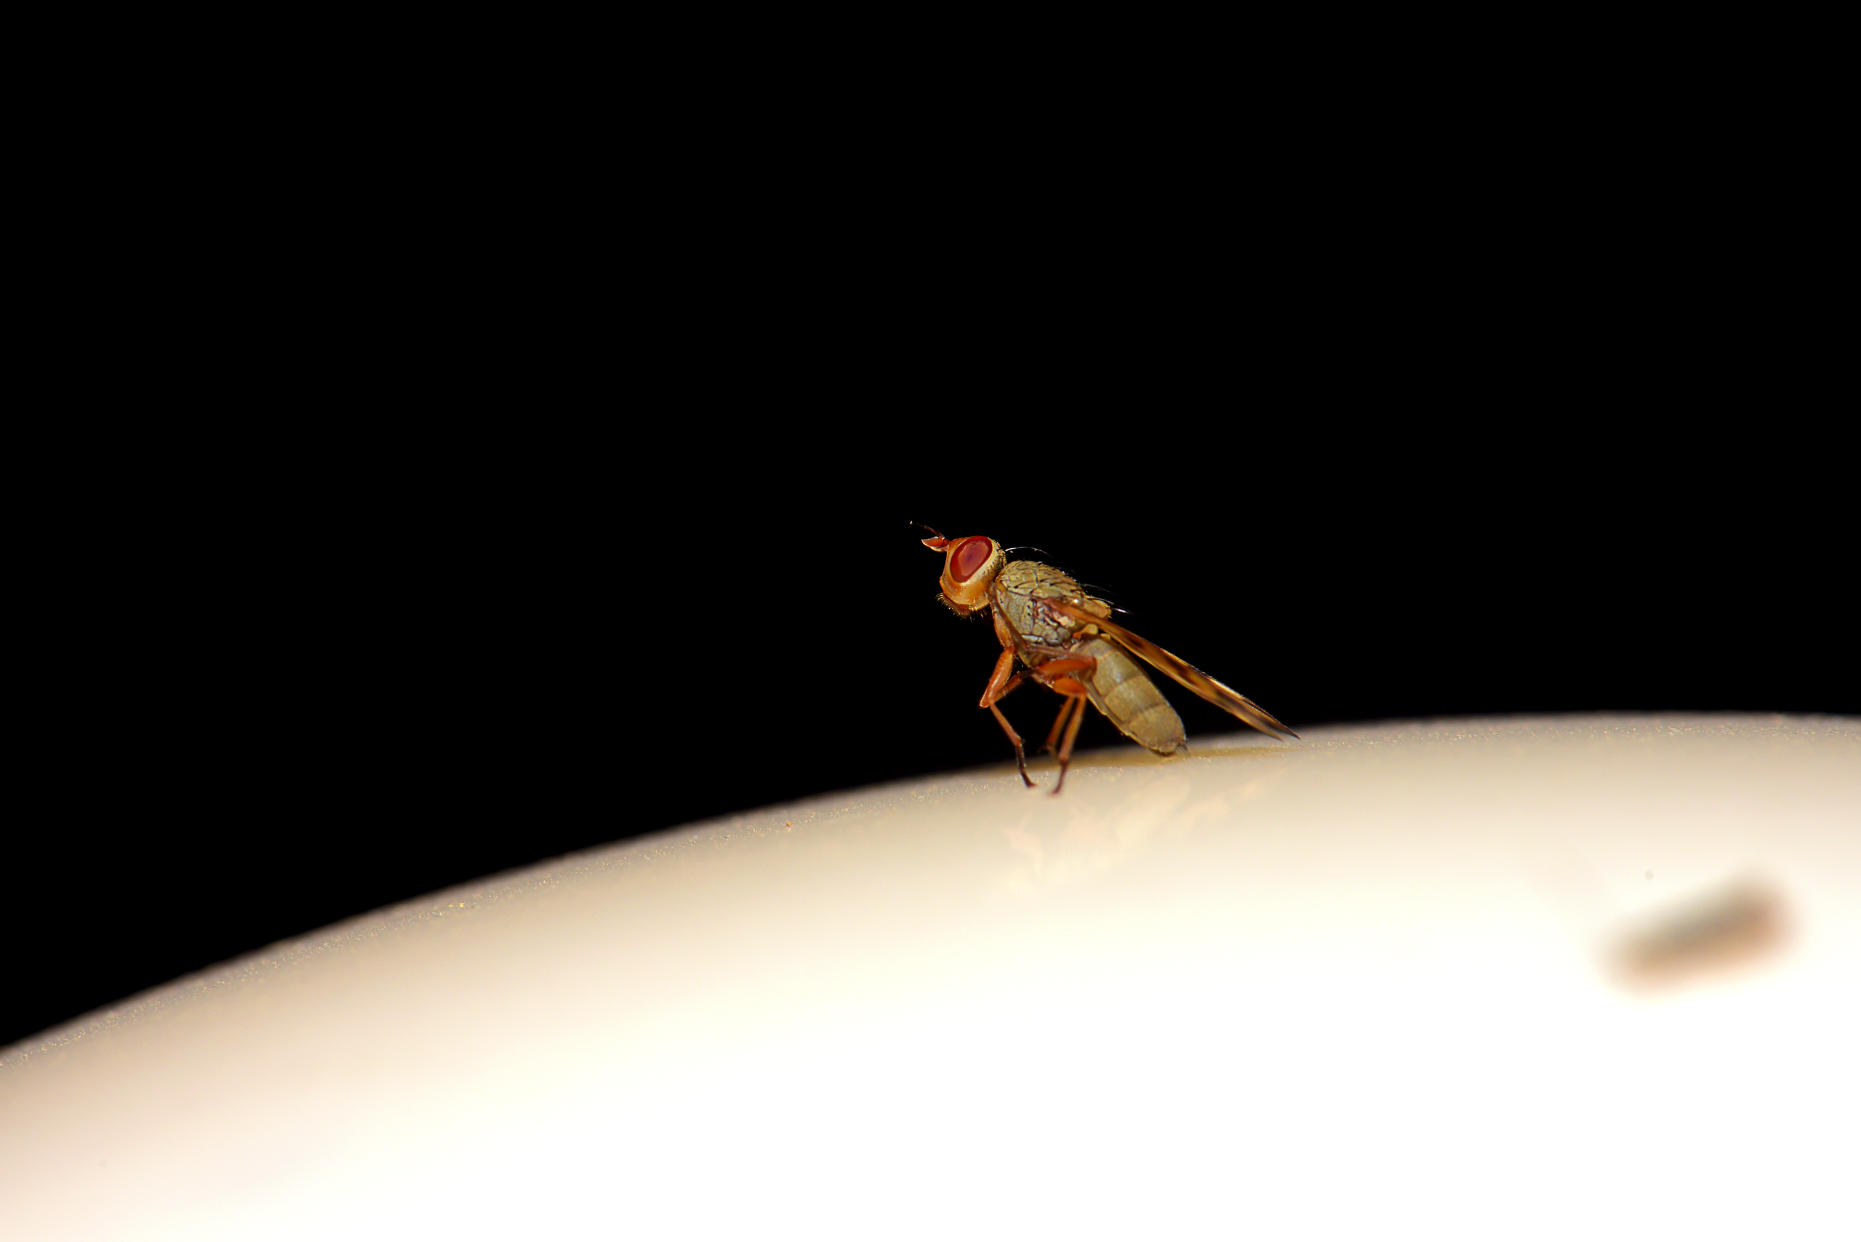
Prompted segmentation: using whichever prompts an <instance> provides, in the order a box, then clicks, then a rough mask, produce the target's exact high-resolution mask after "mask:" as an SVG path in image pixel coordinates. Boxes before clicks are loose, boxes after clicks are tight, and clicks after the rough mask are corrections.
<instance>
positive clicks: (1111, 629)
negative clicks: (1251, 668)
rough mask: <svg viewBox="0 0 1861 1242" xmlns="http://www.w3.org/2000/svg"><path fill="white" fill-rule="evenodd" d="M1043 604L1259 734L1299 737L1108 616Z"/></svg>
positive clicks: (1067, 604)
mask: <svg viewBox="0 0 1861 1242" xmlns="http://www.w3.org/2000/svg"><path fill="white" fill-rule="evenodd" d="M1042 602H1043V603H1044V604H1046V606H1047V607H1049V608H1052V609H1053V610H1054V611H1055V612H1059V613H1064V614H1065V615H1066V616H1069V617H1071V618H1073V619H1074V620H1075V621H1083V622H1085V623H1086V624H1088V625H1096V626H1098V628H1099V629H1100V631H1102V632H1103V633H1105V634H1107V635H1109V636H1110V637H1112V638H1115V639H1116V640H1118V642H1119V643H1121V644H1123V645H1124V646H1125V647H1126V648H1128V649H1129V650H1130V652H1131V654H1133V655H1135V656H1138V657H1140V658H1141V659H1143V660H1145V661H1146V662H1147V663H1149V664H1150V665H1152V666H1153V667H1154V668H1156V670H1157V671H1158V672H1160V673H1163V674H1165V675H1166V676H1168V677H1169V678H1171V679H1172V680H1174V681H1176V682H1178V683H1180V684H1182V685H1184V686H1187V687H1188V688H1189V689H1191V690H1193V691H1195V692H1196V693H1197V694H1199V695H1201V696H1202V697H1203V698H1205V699H1207V700H1208V701H1209V702H1210V703H1213V704H1214V705H1215V706H1216V707H1219V708H1220V709H1221V710H1222V711H1224V712H1227V713H1228V714H1229V715H1230V716H1233V717H1234V718H1235V719H1237V720H1240V721H1242V722H1244V723H1246V724H1249V725H1252V726H1253V727H1254V728H1256V729H1258V730H1260V732H1262V733H1267V734H1271V735H1272V736H1274V737H1284V738H1294V737H1298V736H1299V735H1298V734H1297V733H1294V732H1293V731H1292V730H1291V729H1288V728H1287V727H1286V726H1285V725H1283V724H1281V723H1280V722H1279V721H1277V720H1275V719H1274V718H1273V714H1272V713H1271V712H1269V711H1267V710H1266V709H1265V708H1263V707H1261V706H1260V705H1259V704H1258V703H1256V702H1254V701H1253V700H1252V699H1250V698H1248V697H1247V696H1246V695H1244V694H1242V693H1241V692H1240V691H1238V690H1236V689H1234V688H1233V687H1232V686H1224V685H1222V684H1221V683H1220V682H1218V681H1216V680H1215V679H1214V678H1213V677H1210V676H1209V675H1208V674H1207V673H1204V672H1203V671H1202V670H1201V669H1199V668H1197V667H1196V666H1195V665H1193V664H1191V663H1189V662H1188V661H1187V660H1185V659H1183V658H1182V657H1181V656H1178V655H1173V654H1172V653H1170V652H1168V651H1165V650H1164V649H1163V648H1161V647H1159V646H1157V645H1156V644H1155V643H1153V642H1151V641H1150V640H1149V639H1148V638H1145V637H1144V636H1143V635H1142V634H1133V633H1132V632H1131V631H1130V630H1127V629H1125V628H1124V627H1123V626H1122V625H1119V624H1118V623H1117V622H1116V621H1113V620H1111V619H1110V618H1108V617H1101V616H1099V615H1098V614H1097V613H1095V612H1091V611H1088V610H1087V609H1085V608H1083V607H1081V606H1080V605H1078V604H1074V603H1071V602H1069V601H1067V600H1063V599H1047V600H1043V601H1042Z"/></svg>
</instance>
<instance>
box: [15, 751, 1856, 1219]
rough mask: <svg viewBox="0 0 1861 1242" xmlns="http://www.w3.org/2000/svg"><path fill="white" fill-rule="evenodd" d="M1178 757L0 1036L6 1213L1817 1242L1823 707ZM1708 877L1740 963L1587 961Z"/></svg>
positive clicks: (1843, 857)
mask: <svg viewBox="0 0 1861 1242" xmlns="http://www.w3.org/2000/svg"><path fill="white" fill-rule="evenodd" d="M1191 745H1192V747H1193V750H1192V753H1191V754H1190V755H1189V756H1188V757H1186V758H1183V759H1175V760H1168V761H1165V760H1159V759H1156V758H1154V757H1152V756H1150V755H1148V754H1145V753H1144V752H1142V751H1140V750H1138V749H1137V748H1135V747H1123V748H1118V749H1112V750H1105V751H1098V752H1093V753H1089V754H1085V755H1082V756H1080V757H1079V759H1078V760H1077V761H1076V762H1075V764H1074V767H1073V770H1072V773H1071V775H1069V777H1068V778H1067V787H1066V792H1065V793H1064V794H1063V795H1062V796H1060V797H1059V798H1052V797H1049V796H1047V795H1046V793H1045V792H1044V790H1043V791H1040V792H1029V791H1026V790H1024V789H1023V788H1022V787H1021V785H1020V782H1019V781H1018V780H1017V779H1016V778H1015V777H1014V775H1013V772H1012V766H1009V767H1004V768H995V769H991V770H988V771H986V772H980V773H967V774H962V775H956V776H951V777H948V778H944V779H939V780H934V781H929V782H925V783H922V784H907V785H896V786H887V787H882V788H875V789H868V790H860V791H856V792H852V793H848V794H845V795H842V796H837V797H830V798H825V799H819V800H815V801H812V802H809V803H805V804H800V805H796V806H792V807H787V808H774V809H770V810H767V811H763V812H758V813H755V814H751V815H744V816H740V817H737V818H734V819H732V820H729V821H728V822H722V823H716V824H710V825H703V826H699V827H697V828H694V829H690V830H686V831H684V832H681V833H677V834H671V835H667V836H663V837H660V838H656V839H653V840H649V841H646V842H642V843H635V844H631V845H626V846H621V847H616V848H613V849H610V850H604V851H597V852H593V853H589V854H584V855H579V856H575V857H571V858H566V859H563V860H560V861H558V862H555V863H552V864H549V865H546V866H542V867H538V868H535V869H532V870H529V871H525V872H521V873H517V874H513V875H510V876H506V877H501V878H498V879H495V880H492V881H489V882H486V883H484V884H482V885H479V886H475V887H470V888H465V889H458V890H453V891H451V892H447V893H443V894H439V895H436V896H434V897H432V898H429V899H426V900H422V901H417V902H413V903H409V904H408V905H405V906H402V907H399V908H397V909H394V910H390V911H386V912H383V913H381V914H378V915H375V916H372V917H370V918H367V919H363V920H359V921H356V922H352V923H348V924H344V925H341V926H338V927H334V928H331V929H329V930H328V931H326V932H324V933H321V934H319V935H315V936H311V937H308V938H305V939H303V940H300V941H297V942H293V943H290V944H287V945H282V946H278V947H275V948H273V949H271V950H269V951H267V952H265V953H262V954H259V955H257V956H254V957H252V958H248V959H244V960H241V961H238V962H234V963H231V964H229V965H227V966H225V967H222V968H220V969H218V970H215V971H213V972H210V973H208V974H206V975H203V976H199V977H196V978H193V979H188V980H184V981H181V982H180V983H178V984H175V985H172V986H170V987H168V988H165V989H162V990H160V991H157V992H154V993H150V994H148V995H146V996H144V997H142V998H139V999H138V1000H137V1001H135V1002H133V1003H131V1004H129V1005H127V1006H124V1007H122V1008H121V1009H120V1010H118V1011H116V1012H113V1013H109V1014H102V1015H94V1016H92V1017H91V1018H89V1019H86V1020H84V1021H82V1022H79V1023H76V1024H73V1025H71V1026H69V1027H66V1028H62V1029H60V1030H57V1031H54V1032H51V1033H50V1034H49V1035H48V1036H46V1037H43V1038H41V1039H39V1040H35V1041H28V1042H27V1043H23V1044H19V1045H15V1046H14V1047H13V1048H11V1049H8V1050H7V1051H6V1052H5V1053H4V1055H3V1056H0V1237H4V1238H8V1239H34V1240H37V1239H62V1238H174V1239H182V1238H185V1239H189V1240H190V1242H201V1240H204V1239H218V1238H229V1239H230V1238H238V1239H252V1238H265V1239H281V1238H284V1239H292V1238H304V1239H319V1240H323V1239H330V1238H339V1237H358V1236H360V1237H391V1236H409V1235H416V1236H420V1237H448V1238H459V1237H503V1236H523V1237H557V1238H559V1237H585V1236H610V1235H611V1236H622V1235H625V1236H641V1237H653V1238H662V1237H676V1236H734V1237H742V1236H763V1235H766V1234H768V1233H770V1232H781V1233H789V1232H793V1233H797V1234H807V1235H809V1236H823V1235H826V1236H849V1237H851V1236H858V1237H869V1238H877V1237H887V1238H891V1237H900V1236H904V1237H918V1236H922V1237H957V1236H967V1237H973V1236H1009V1235H1011V1234H1012V1235H1014V1236H1017V1237H1062V1236H1064V1237H1077V1236H1082V1235H1083V1236H1118V1237H1179V1236H1238V1235H1240V1234H1242V1233H1243V1232H1246V1233H1249V1234H1255V1233H1257V1234H1260V1235H1262V1236H1273V1237H1286V1236H1312V1235H1318V1236H1353V1237H1369V1236H1376V1237H1384V1236H1389V1235H1391V1234H1399V1235H1406V1234H1415V1235H1418V1236H1428V1237H1442V1236H1458V1237H1481V1238H1487V1237H1497V1236H1505V1237H1513V1238H1516V1237H1540V1236H1541V1237H1559V1238H1564V1237H1571V1236H1584V1237H1595V1236H1631V1235H1632V1236H1637V1237H1649V1236H1679V1235H1680V1233H1681V1231H1682V1230H1684V1231H1686V1232H1687V1234H1688V1235H1690V1236H1694V1237H1699V1236H1707V1237H1719V1236H1725V1237H1731V1236H1739V1237H1752V1236H1769V1237H1785V1236H1787V1237H1795V1238H1803V1237H1852V1236H1855V1235H1854V1232H1853V1231H1854V1227H1855V1222H1856V1219H1857V1214H1856V1209H1855V1206H1854V1204H1855V1201H1856V1200H1855V1194H1854V1187H1853V1182H1854V1169H1855V1168H1856V1167H1857V1145H1856V1139H1855V1134H1856V1130H1855V1121H1854V1119H1855V1117H1856V1115H1857V1105H1861V1086H1858V1084H1857V1069H1856V1066H1857V1057H1856V1053H1855V1049H1856V1048H1857V1047H1861V1038H1857V1037H1858V1035H1861V1018H1858V1017H1857V1012H1856V1004H1857V1000H1856V997H1857V994H1858V993H1857V986H1856V985H1857V981H1861V724H1858V723H1857V722H1855V721H1852V720H1845V719H1820V720H1815V719H1786V718H1778V717H1763V718H1755V717H1684V718H1681V717H1675V718H1653V717H1632V718H1629V717H1624V718H1567V719H1546V720H1508V721H1471V722H1445V723H1437V724H1420V725H1408V726H1389V727H1378V728H1353V729H1327V730H1317V731H1314V732H1313V733H1312V734H1311V735H1310V736H1308V737H1307V738H1306V740H1305V741H1304V742H1303V743H1300V744H1297V745H1292V746H1281V745H1278V744H1275V743H1272V742H1270V741H1265V740H1262V739H1259V738H1258V736H1257V735H1235V736H1233V737H1227V738H1214V739H1207V738H1204V739H1199V740H1197V739H1192V742H1191ZM1036 773H1037V775H1038V776H1040V777H1041V779H1043V781H1044V782H1046V783H1048V784H1050V783H1051V780H1052V769H1051V764H1050V762H1048V763H1042V764H1040V765H1038V766H1037V768H1036ZM1741 876H1746V877H1755V878H1756V881H1757V882H1759V883H1761V884H1763V885H1764V886H1766V891H1768V892H1770V893H1773V894H1774V895H1775V897H1776V900H1777V901H1778V903H1779V905H1780V906H1781V908H1782V912H1783V924H1782V925H1783V927H1784V928H1785V931H1784V932H1783V935H1782V938H1781V940H1780V941H1775V940H1773V941H1766V942H1764V943H1762V944H1760V945H1759V946H1758V948H1757V949H1756V951H1754V952H1752V953H1748V954H1745V955H1744V957H1743V960H1740V961H1735V962H1732V963H1730V964H1724V965H1718V964H1714V963H1712V962H1710V961H1709V962H1707V963H1706V965H1704V966H1703V967H1701V968H1700V969H1698V970H1696V971H1693V972H1691V973H1689V972H1687V971H1685V970H1681V971H1678V972H1676V974H1675V977H1674V979H1672V980H1671V981H1668V983H1667V984H1666V985H1664V986H1657V987H1655V988H1652V989H1644V990H1634V989H1630V988H1628V987H1625V986H1624V985H1623V984H1622V982H1621V981H1620V979H1619V977H1617V976H1616V975H1614V974H1612V973H1611V972H1610V970H1609V969H1608V962H1609V960H1610V958H1609V954H1610V952H1611V948H1612V946H1614V945H1617V944H1619V942H1620V937H1621V936H1622V935H1623V934H1624V929H1627V928H1633V927H1635V926H1637V925H1638V920H1641V919H1646V918H1653V919H1657V920H1658V919H1660V918H1662V917H1665V916H1664V915H1663V914H1662V913H1661V912H1662V911H1664V910H1668V909H1672V908H1675V903H1686V902H1691V901H1697V900H1700V899H1701V895H1702V894H1710V893H1712V892H1713V891H1715V890H1716V889H1717V888H1718V887H1719V886H1721V885H1723V884H1725V883H1728V882H1730V881H1732V880H1734V879H1736V878H1737V877H1741ZM1709 956H1710V955H1709Z"/></svg>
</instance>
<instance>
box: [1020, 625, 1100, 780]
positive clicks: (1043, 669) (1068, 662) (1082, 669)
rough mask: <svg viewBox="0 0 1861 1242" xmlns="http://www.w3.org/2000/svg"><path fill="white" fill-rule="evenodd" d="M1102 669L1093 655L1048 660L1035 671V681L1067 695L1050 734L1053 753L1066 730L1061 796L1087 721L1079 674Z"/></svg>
mask: <svg viewBox="0 0 1861 1242" xmlns="http://www.w3.org/2000/svg"><path fill="white" fill-rule="evenodd" d="M1097 667H1098V661H1097V660H1094V659H1093V658H1092V657H1091V656H1062V657H1060V658H1059V659H1057V660H1048V661H1047V662H1046V663H1044V664H1037V665H1035V666H1034V668H1033V669H1032V672H1033V674H1034V676H1035V678H1036V679H1037V680H1038V681H1039V682H1040V683H1041V684H1042V685H1044V686H1046V687H1048V688H1049V689H1051V690H1053V691H1054V692H1055V693H1057V694H1060V695H1064V696H1065V699H1066V701H1065V702H1064V703H1062V704H1061V705H1060V714H1059V715H1058V716H1056V717H1054V720H1053V728H1052V729H1051V730H1049V731H1048V733H1047V746H1046V748H1047V749H1049V750H1051V749H1052V748H1053V742H1054V739H1055V738H1059V737H1060V736H1061V735H1060V727H1061V725H1062V724H1064V725H1065V727H1066V734H1065V736H1064V738H1061V741H1060V753H1059V760H1060V779H1059V780H1057V781H1055V782H1054V783H1053V792H1054V793H1056V794H1057V793H1059V792H1060V788H1061V786H1063V785H1065V784H1066V765H1067V764H1069V763H1071V762H1072V761H1073V739H1074V738H1076V737H1078V736H1079V722H1080V721H1082V720H1084V719H1085V718H1086V687H1085V683H1083V682H1081V681H1080V680H1079V679H1078V678H1077V677H1075V676H1073V674H1075V673H1086V672H1090V671H1091V670H1093V669H1095V668H1097Z"/></svg>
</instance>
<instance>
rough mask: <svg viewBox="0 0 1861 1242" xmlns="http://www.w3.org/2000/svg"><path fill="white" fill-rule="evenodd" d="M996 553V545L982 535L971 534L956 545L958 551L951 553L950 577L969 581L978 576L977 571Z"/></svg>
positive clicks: (960, 580) (959, 580)
mask: <svg viewBox="0 0 1861 1242" xmlns="http://www.w3.org/2000/svg"><path fill="white" fill-rule="evenodd" d="M994 554H995V545H994V544H992V543H991V542H990V541H989V540H987V539H985V538H983V537H982V536H981V535H971V536H970V537H969V538H968V539H965V540H963V542H961V543H959V544H957V545H956V551H955V552H953V553H951V554H950V577H952V578H954V579H955V580H956V581H958V582H968V581H969V580H970V579H971V578H973V577H975V576H976V571H977V570H978V569H981V568H982V567H983V566H984V565H986V564H988V563H989V557H991V556H993V555H994Z"/></svg>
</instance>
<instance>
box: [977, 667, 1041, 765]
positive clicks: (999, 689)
mask: <svg viewBox="0 0 1861 1242" xmlns="http://www.w3.org/2000/svg"><path fill="white" fill-rule="evenodd" d="M1014 666H1015V653H1014V652H1012V651H1010V650H1008V649H1007V648H1003V649H1002V654H1001V658H1000V659H998V660H996V661H995V671H994V672H993V673H992V674H990V675H989V685H988V688H987V689H985V690H984V691H983V692H982V702H980V703H978V704H977V705H976V706H978V707H986V708H988V709H989V710H990V711H992V712H994V713H995V722H996V723H997V724H999V725H1001V727H1002V732H1003V733H1006V734H1007V735H1008V740H1009V741H1010V742H1013V743H1014V748H1015V765H1016V766H1017V767H1019V768H1020V769H1021V780H1022V782H1023V783H1024V784H1025V785H1026V786H1027V787H1028V788H1029V789H1032V788H1033V787H1034V782H1033V781H1032V780H1030V779H1029V778H1028V774H1027V754H1026V752H1024V751H1023V750H1022V749H1021V735H1020V734H1019V733H1016V732H1015V730H1014V726H1013V725H1011V724H1009V723H1008V717H1006V716H1004V715H1002V709H1001V708H999V707H997V706H995V705H996V704H997V703H999V702H1000V701H1001V698H1002V696H1003V695H1005V694H1007V693H1008V692H1009V691H1010V690H1013V689H1014V688H1015V687H1016V686H1018V685H1020V684H1021V679H1022V678H1023V677H1025V676H1027V674H1026V673H1014ZM1010 673H1014V675H1013V676H1012V677H1011V676H1009V674H1010Z"/></svg>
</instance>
